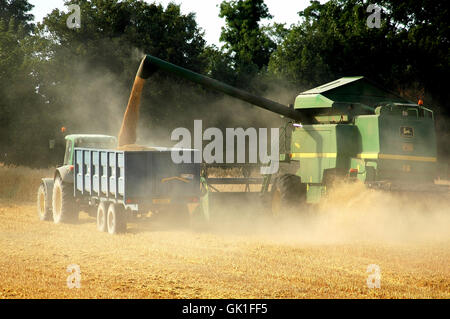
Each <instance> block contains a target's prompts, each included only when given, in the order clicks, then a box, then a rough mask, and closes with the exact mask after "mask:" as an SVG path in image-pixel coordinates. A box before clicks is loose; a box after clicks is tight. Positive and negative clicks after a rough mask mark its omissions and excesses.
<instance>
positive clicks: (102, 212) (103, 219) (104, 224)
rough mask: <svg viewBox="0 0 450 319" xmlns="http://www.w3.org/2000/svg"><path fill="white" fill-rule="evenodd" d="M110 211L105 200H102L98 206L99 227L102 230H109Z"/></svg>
mask: <svg viewBox="0 0 450 319" xmlns="http://www.w3.org/2000/svg"><path fill="white" fill-rule="evenodd" d="M107 216H108V211H107V210H106V205H105V202H100V204H98V208H97V229H98V230H99V231H101V232H106V231H107V230H108V220H107Z"/></svg>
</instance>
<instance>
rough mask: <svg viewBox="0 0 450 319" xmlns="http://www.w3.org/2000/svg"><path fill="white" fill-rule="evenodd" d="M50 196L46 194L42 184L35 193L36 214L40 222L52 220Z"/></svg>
mask: <svg viewBox="0 0 450 319" xmlns="http://www.w3.org/2000/svg"><path fill="white" fill-rule="evenodd" d="M51 195H52V194H48V193H47V190H46V189H45V186H44V184H41V185H39V188H38V193H37V213H38V216H39V219H40V220H52V219H53V216H52V207H51V201H52V198H51Z"/></svg>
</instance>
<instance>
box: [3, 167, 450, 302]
mask: <svg viewBox="0 0 450 319" xmlns="http://www.w3.org/2000/svg"><path fill="white" fill-rule="evenodd" d="M51 173H52V172H51V170H30V169H25V168H11V167H4V166H0V180H1V183H0V298H2V299H5V298H445V299H447V298H449V297H450V267H449V265H450V234H449V229H450V217H449V215H450V214H449V211H448V207H449V206H448V203H449V201H448V198H443V197H442V198H441V197H436V198H433V197H429V196H427V197H426V198H425V199H423V200H418V202H416V203H414V204H411V203H410V199H408V198H406V197H404V198H403V197H398V196H394V195H390V194H381V193H379V192H376V191H368V190H364V189H363V188H361V185H351V186H348V187H347V188H346V189H343V188H338V189H337V190H336V191H333V192H331V193H330V196H329V198H328V199H327V201H326V202H324V203H323V205H321V206H320V207H318V208H317V209H315V211H314V214H315V215H314V217H313V218H310V219H308V220H303V219H296V218H293V219H291V220H283V221H279V222H273V220H264V219H263V218H261V219H251V220H248V219H243V218H241V219H239V218H238V219H236V220H235V221H234V222H231V223H227V224H219V225H211V226H210V227H208V228H206V229H202V230H196V229H191V228H175V227H171V226H170V225H165V224H160V223H159V224H158V223H157V222H152V221H148V222H143V223H130V224H129V227H128V232H127V233H126V234H122V235H117V236H110V235H108V234H105V233H100V232H98V231H97V230H96V226H95V220H94V219H93V218H91V217H89V216H88V215H87V214H86V213H84V212H82V213H81V214H80V220H79V222H78V223H76V224H62V225H55V224H53V223H52V222H41V221H39V220H38V218H37V214H36V208H35V202H34V197H35V192H36V190H37V185H38V184H39V178H40V177H42V176H45V175H47V176H48V175H51ZM73 264H76V265H79V266H80V269H81V277H80V278H81V281H80V283H81V287H80V288H79V289H77V288H74V289H69V288H68V286H67V277H68V276H69V273H68V272H67V267H68V266H69V265H73ZM372 264H375V265H378V266H379V268H380V275H381V277H380V288H372V289H370V288H368V285H367V279H368V276H369V275H370V274H369V273H368V272H367V268H368V266H369V265H372Z"/></svg>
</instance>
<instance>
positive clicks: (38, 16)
mask: <svg viewBox="0 0 450 319" xmlns="http://www.w3.org/2000/svg"><path fill="white" fill-rule="evenodd" d="M29 2H30V3H31V4H33V5H34V6H35V7H34V9H33V10H32V12H31V13H32V14H33V15H34V16H35V21H36V22H38V21H42V19H43V17H45V16H46V15H47V14H48V13H50V12H51V11H52V9H54V8H58V9H60V10H63V11H67V8H66V7H65V6H64V0H29ZM146 2H149V3H152V2H157V3H161V4H162V5H163V6H167V4H168V3H169V2H175V3H176V4H181V11H182V13H189V12H194V13H196V20H197V23H198V25H199V26H200V27H201V28H202V29H203V31H204V32H205V39H206V41H207V43H208V44H215V45H217V46H221V44H220V42H219V37H220V32H221V27H222V26H224V24H225V19H221V18H219V11H220V10H219V5H220V3H221V2H222V0H156V1H146ZM320 2H321V3H323V2H325V1H323V0H322V1H320ZM265 3H266V5H267V7H268V8H269V12H270V13H271V14H272V16H273V17H274V18H273V19H272V21H271V22H278V23H286V24H287V26H290V25H291V24H293V23H297V22H298V21H299V16H298V14H297V13H298V12H299V11H301V10H303V9H304V8H306V7H307V6H308V4H309V0H265ZM81 21H83V13H81ZM81 23H83V22H81Z"/></svg>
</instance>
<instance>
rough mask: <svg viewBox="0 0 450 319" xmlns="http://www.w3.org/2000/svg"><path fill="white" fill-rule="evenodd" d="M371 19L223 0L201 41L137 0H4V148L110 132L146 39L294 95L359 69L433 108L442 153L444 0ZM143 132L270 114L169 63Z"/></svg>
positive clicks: (158, 78) (209, 70)
mask: <svg viewBox="0 0 450 319" xmlns="http://www.w3.org/2000/svg"><path fill="white" fill-rule="evenodd" d="M370 3H372V4H375V5H376V6H378V7H379V8H381V9H382V12H381V25H380V28H369V27H368V26H367V18H368V15H369V14H370V13H368V12H367V6H368V2H367V1H364V0H330V1H328V2H326V3H323V4H321V3H319V2H318V1H311V2H310V4H309V6H308V7H307V8H306V9H305V10H303V11H301V12H299V17H298V22H297V23H295V24H293V25H290V26H288V25H284V24H277V23H273V22H272V21H271V19H272V15H271V14H270V12H269V10H268V7H267V6H266V5H265V3H264V1H263V0H229V1H223V2H222V3H221V5H220V14H219V17H220V18H222V19H225V27H224V28H223V29H222V33H221V36H220V41H221V42H222V43H223V46H222V47H221V48H218V47H216V46H214V45H208V44H207V43H206V41H205V39H204V30H202V29H201V28H200V27H199V26H198V24H197V22H196V17H195V14H194V13H188V14H183V13H182V12H181V10H180V6H179V5H177V4H174V3H170V4H169V5H167V6H162V5H161V4H158V3H147V2H144V1H141V0H123V1H119V0H78V1H65V4H66V5H70V4H78V5H79V6H80V8H81V18H82V21H81V27H80V28H78V29H70V28H68V27H67V25H66V21H67V18H68V17H69V13H67V12H62V11H60V10H58V9H54V10H53V11H51V12H50V13H48V15H47V16H46V17H45V18H44V20H43V21H42V22H40V23H37V24H34V23H33V20H34V17H33V16H32V15H31V14H30V11H31V9H32V8H33V6H32V5H31V4H30V3H29V2H28V0H0V162H5V163H7V164H17V165H19V164H20V165H28V166H35V167H38V166H48V165H53V164H57V163H58V162H61V160H62V158H61V155H60V154H59V153H58V152H55V151H54V150H52V147H53V146H52V143H51V141H56V144H58V143H59V142H60V141H61V139H62V133H61V131H60V129H61V127H63V126H64V127H65V128H66V129H67V131H66V132H69V133H106V134H113V135H116V134H117V132H118V128H119V126H120V121H121V118H122V115H123V111H124V109H125V106H126V102H127V99H128V96H129V92H130V89H131V84H132V82H133V79H134V76H135V73H136V70H137V67H138V65H139V61H140V59H141V58H142V56H143V54H145V53H148V54H152V55H154V56H157V57H159V58H161V59H164V60H167V61H169V62H172V63H175V64H177V65H180V66H183V67H185V68H188V69H191V70H193V71H196V72H199V73H202V74H206V75H209V76H211V77H213V78H215V79H217V80H219V81H223V82H225V83H227V84H231V85H233V86H236V87H239V88H242V89H245V90H249V91H251V92H252V93H255V94H260V95H263V96H267V97H271V98H273V99H275V100H277V101H279V102H282V103H286V104H287V103H292V101H293V99H294V98H295V95H296V94H298V93H299V92H301V91H303V90H306V89H309V88H312V87H314V86H317V85H320V84H323V83H325V82H328V81H332V80H334V79H336V78H339V77H342V76H349V75H364V76H367V77H369V78H370V79H372V80H374V81H375V82H378V83H380V84H381V85H383V86H385V87H387V88H389V89H391V90H393V91H396V92H397V93H399V94H401V95H402V96H405V97H407V98H408V99H410V100H412V101H416V100H418V99H419V98H421V99H423V100H424V101H425V106H428V107H430V108H431V109H433V110H434V111H435V114H436V120H437V122H436V124H437V130H438V132H439V134H438V136H439V156H440V157H441V158H448V157H449V155H450V146H449V143H448V138H449V137H450V134H449V132H450V124H449V121H448V118H449V116H450V114H449V113H450V112H449V102H448V101H449V90H448V79H449V75H450V74H449V58H450V54H449V53H450V52H449V25H448V21H447V19H448V8H447V6H446V5H445V2H444V1H438V2H436V1H431V0H405V1H399V0H372V1H370ZM141 112H142V113H141V114H142V117H141V121H140V129H141V131H142V140H143V141H144V142H148V141H149V142H150V143H153V144H154V145H156V144H158V143H160V144H161V143H164V139H165V138H166V139H167V136H169V134H170V131H168V130H169V129H170V128H173V127H180V126H184V127H189V125H191V124H192V121H193V119H198V118H202V119H206V120H207V122H208V123H209V124H210V125H214V126H217V127H221V126H224V127H226V126H229V125H234V126H236V125H240V126H263V125H269V124H268V123H273V121H276V119H277V116H276V115H271V114H267V112H265V111H259V110H257V109H256V108H251V109H249V108H248V107H246V106H244V105H243V104H242V103H240V102H239V101H235V100H232V99H227V98H225V97H224V96H222V95H220V94H217V93H214V92H210V91H207V90H205V89H204V88H202V87H199V86H198V85H194V84H192V83H188V82H186V81H184V80H183V79H180V78H177V77H173V76H171V75H169V74H162V73H157V74H155V75H154V76H152V77H151V78H150V79H149V84H148V85H147V87H146V90H145V94H144V97H143V102H142V111H141Z"/></svg>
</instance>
